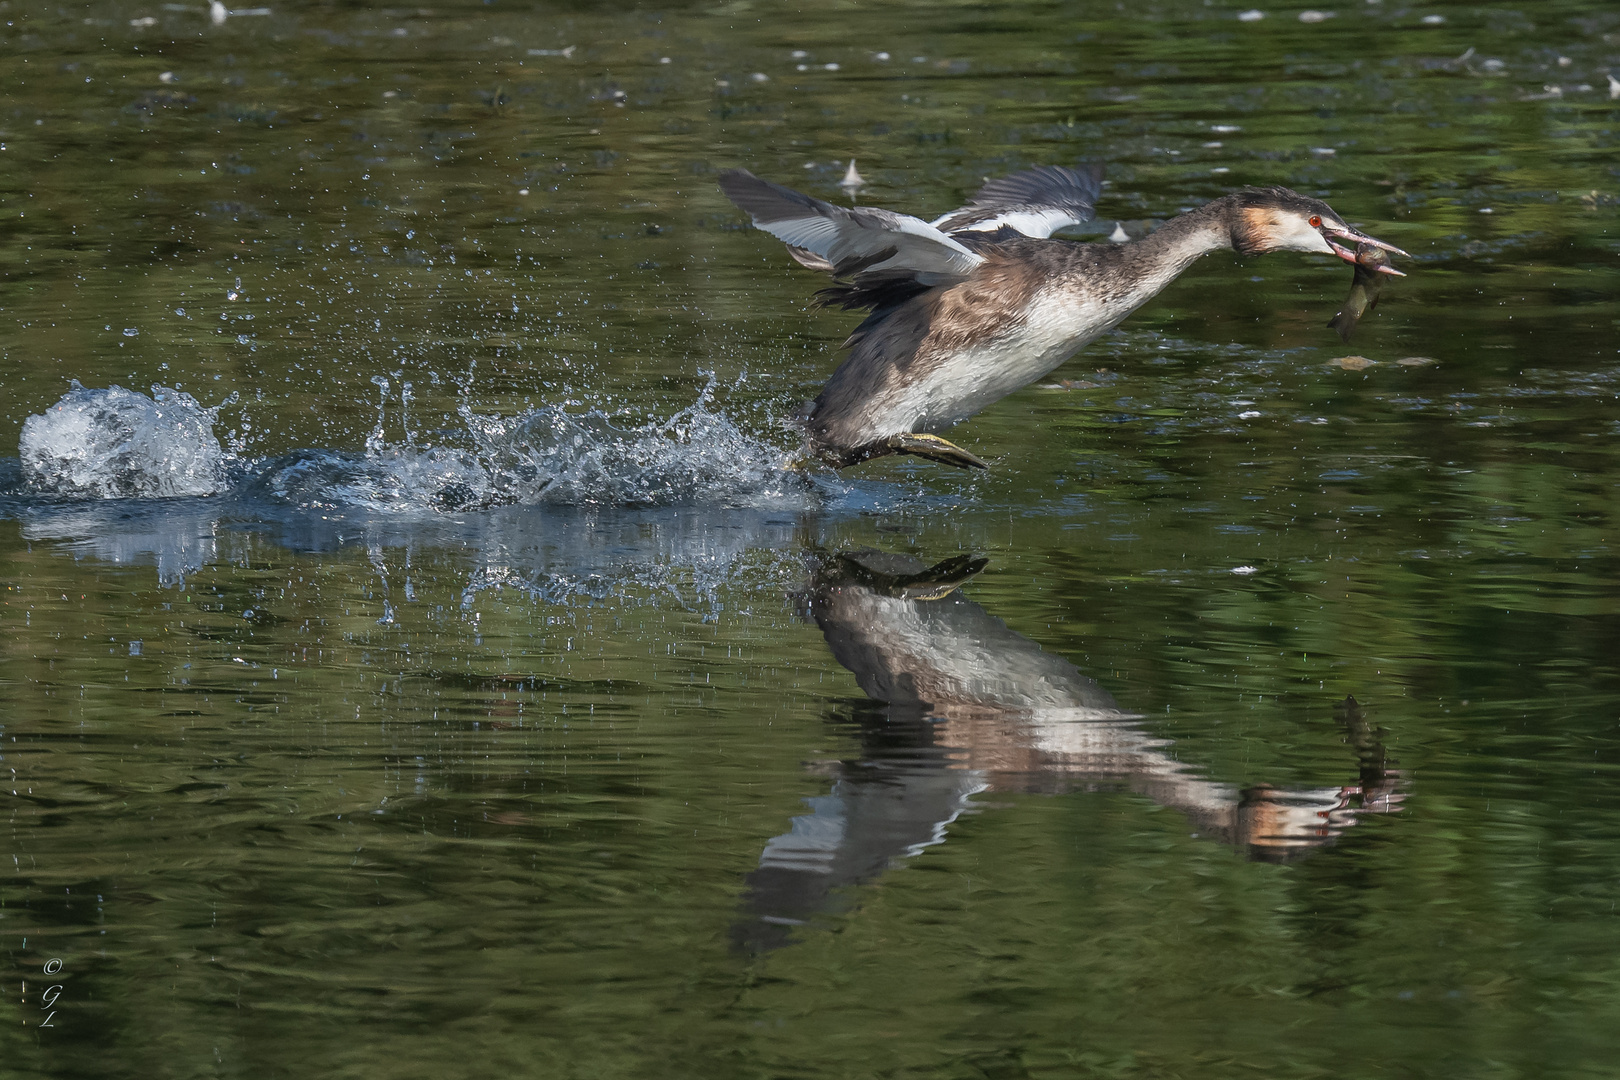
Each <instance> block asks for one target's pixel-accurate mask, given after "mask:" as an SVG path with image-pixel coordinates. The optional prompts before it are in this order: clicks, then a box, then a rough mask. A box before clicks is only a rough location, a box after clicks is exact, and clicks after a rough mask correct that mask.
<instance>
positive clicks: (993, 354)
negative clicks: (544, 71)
mask: <svg viewBox="0 0 1620 1080" xmlns="http://www.w3.org/2000/svg"><path fill="white" fill-rule="evenodd" d="M720 189H721V190H722V191H724V192H725V193H726V196H727V197H728V198H730V199H731V201H732V202H733V203H735V204H736V205H737V206H738V208H739V209H741V210H743V211H744V212H746V213H747V214H748V215H749V217H750V218H752V219H753V223H754V225H755V226H756V227H758V228H760V229H763V230H765V231H766V232H768V233H770V234H771V235H772V236H775V237H776V238H777V239H778V240H781V241H783V242H784V243H786V244H787V246H788V253H789V254H790V255H792V256H793V258H794V259H795V260H796V261H798V262H799V263H800V264H801V265H803V266H806V267H808V268H810V269H812V270H820V271H823V272H825V273H828V274H830V275H832V278H833V284H832V286H831V287H830V288H827V289H824V290H822V292H821V293H820V294H819V300H820V302H821V303H822V304H824V305H837V306H839V307H843V308H845V309H859V310H865V311H868V312H869V314H868V315H867V317H866V319H865V321H863V322H862V323H861V324H860V325H859V326H857V327H856V328H855V331H854V333H852V334H850V336H849V339H848V340H847V341H845V342H844V347H845V348H847V349H848V350H849V357H848V358H847V359H846V360H845V361H844V362H843V363H842V364H841V365H839V367H838V370H836V371H835V372H833V376H832V378H831V379H829V380H828V381H827V385H826V386H825V387H824V388H823V389H822V391H821V394H820V395H819V396H818V397H817V398H816V400H815V401H814V402H813V403H811V404H810V405H809V407H808V408H807V410H806V412H805V413H804V415H803V417H802V419H803V420H804V424H805V432H806V434H807V436H808V440H809V450H810V452H811V453H812V454H813V455H814V456H816V457H817V458H819V459H821V460H822V461H824V462H826V463H828V464H830V465H833V466H835V467H837V468H844V467H846V466H849V465H854V464H857V463H859V462H862V461H866V460H868V459H870V458H875V457H884V456H886V455H890V454H913V455H916V456H918V457H925V458H928V459H930V460H933V461H937V462H940V463H942V464H946V465H955V466H958V467H960V468H979V469H982V468H986V467H987V466H986V464H985V462H984V461H983V460H981V459H980V458H978V457H977V456H975V455H974V454H971V453H969V452H968V451H966V450H963V449H962V448H961V447H959V446H956V445H954V444H952V443H949V442H947V441H946V440H944V439H943V438H941V437H940V436H939V434H938V433H939V432H941V431H945V430H947V429H949V428H950V427H952V426H954V425H956V424H959V423H961V422H962V421H963V420H966V419H968V418H969V417H970V416H973V415H974V414H975V413H977V412H979V411H980V410H982V409H984V408H985V407H986V406H987V405H989V404H991V403H992V402H994V401H997V400H999V399H1001V398H1003V397H1005V396H1007V395H1008V394H1010V393H1012V392H1013V391H1014V390H1017V389H1019V388H1020V387H1022V386H1026V385H1028V384H1029V383H1031V382H1034V381H1035V380H1036V379H1038V378H1040V377H1041V376H1043V375H1045V374H1046V373H1047V372H1049V371H1051V370H1052V369H1054V368H1056V367H1057V366H1058V365H1059V364H1061V363H1063V362H1064V361H1065V360H1067V359H1068V358H1069V357H1071V356H1073V355H1074V354H1075V353H1076V352H1078V351H1080V349H1082V348H1084V347H1085V346H1086V345H1087V344H1089V343H1090V342H1092V341H1094V340H1095V339H1096V338H1098V337H1100V336H1102V335H1103V334H1105V333H1107V332H1108V331H1109V330H1112V329H1113V328H1114V327H1116V326H1118V325H1119V324H1120V323H1121V322H1123V321H1124V320H1125V318H1126V317H1127V316H1128V315H1130V314H1131V312H1133V311H1135V310H1136V309H1137V308H1139V307H1141V306H1142V305H1143V304H1145V303H1147V302H1148V301H1149V300H1151V299H1152V298H1153V297H1154V296H1156V295H1157V294H1158V293H1159V292H1160V291H1161V290H1162V289H1164V288H1165V286H1167V285H1169V284H1170V282H1172V281H1174V280H1175V279H1176V277H1177V276H1178V275H1180V273H1181V272H1182V271H1183V270H1185V269H1187V267H1189V266H1191V265H1192V264H1193V263H1194V262H1195V261H1196V260H1197V259H1198V258H1199V256H1201V255H1204V254H1206V253H1208V252H1211V251H1219V250H1235V251H1237V252H1239V253H1241V254H1243V255H1263V254H1266V253H1268V252H1273V251H1303V252H1319V253H1321V254H1332V255H1337V256H1338V257H1340V258H1342V259H1345V260H1347V261H1349V262H1352V263H1355V262H1357V252H1356V249H1355V245H1360V246H1361V247H1362V248H1363V249H1369V250H1378V251H1381V252H1389V251H1392V252H1396V253H1398V254H1402V255H1404V254H1406V253H1405V252H1403V251H1401V250H1400V249H1399V248H1397V247H1395V246H1394V245H1392V244H1386V243H1385V242H1384V241H1382V240H1375V239H1373V238H1372V237H1370V236H1367V235H1365V234H1363V233H1360V232H1357V231H1356V230H1355V229H1352V228H1351V227H1350V226H1349V225H1347V224H1345V222H1344V219H1343V218H1341V217H1340V216H1339V215H1338V214H1337V213H1336V212H1334V210H1333V208H1332V207H1331V206H1329V205H1328V204H1327V203H1325V202H1322V201H1321V200H1320V199H1313V198H1310V197H1308V196H1305V195H1301V194H1299V193H1298V192H1294V191H1290V190H1289V189H1287V188H1282V187H1270V188H1246V189H1244V190H1242V191H1236V192H1232V193H1231V194H1229V195H1223V196H1221V197H1220V198H1218V199H1215V200H1213V201H1211V202H1209V203H1206V204H1205V205H1203V206H1201V207H1198V208H1197V209H1194V210H1189V211H1187V212H1186V213H1184V214H1182V215H1180V216H1179V217H1176V218H1174V219H1172V220H1170V221H1169V222H1166V223H1165V224H1164V226H1163V227H1162V228H1160V229H1158V230H1157V231H1155V232H1154V233H1152V234H1151V235H1149V236H1148V237H1146V238H1144V239H1142V240H1139V241H1136V242H1134V243H1124V244H1119V243H1101V244H1087V243H1077V242H1074V241H1069V240H1062V239H1058V238H1055V237H1054V236H1053V234H1054V233H1055V232H1057V231H1058V230H1059V229H1064V228H1068V227H1070V226H1075V225H1080V224H1082V223H1084V222H1086V221H1088V220H1089V219H1090V218H1091V216H1092V213H1093V210H1094V207H1095V206H1096V202H1097V199H1098V198H1099V197H1100V196H1101V194H1102V169H1101V167H1100V166H1095V165H1088V166H1082V167H1080V168H1060V167H1054V166H1045V167H1042V168H1037V169H1030V170H1028V171H1026V172H1021V173H1016V174H1014V175H1012V176H1005V177H1002V178H1000V179H998V180H992V181H990V182H989V183H987V184H985V185H984V187H982V188H980V189H979V191H978V193H977V194H975V195H974V196H973V198H972V200H970V201H969V203H968V205H966V206H964V207H961V208H960V209H957V210H953V211H951V212H950V213H948V214H945V215H943V216H942V217H939V218H936V219H935V220H934V221H932V222H927V221H923V220H922V219H920V218H914V217H911V216H910V215H907V214H898V213H894V212H893V211H889V210H878V209H873V208H870V207H842V206H835V205H833V204H832V203H827V202H823V201H821V200H820V199H816V198H812V197H810V196H808V195H803V194H800V193H799V192H797V191H793V190H791V189H789V188H785V187H782V186H780V185H778V184H773V183H770V182H769V181H766V180H762V179H760V178H759V177H757V176H755V175H754V174H752V173H750V172H748V171H747V170H745V169H730V170H728V171H726V172H723V173H721V174H720ZM1347 244H1348V245H1352V246H1349V247H1347V246H1346V245H1347ZM1366 265H1367V266H1369V267H1371V265H1372V264H1371V263H1368V264H1366ZM1379 271H1382V272H1383V273H1388V274H1396V275H1398V274H1399V273H1400V272H1399V271H1397V270H1395V269H1394V268H1393V267H1391V266H1389V264H1388V261H1387V260H1384V261H1383V263H1382V266H1381V267H1374V268H1372V269H1370V270H1369V271H1368V272H1369V273H1372V274H1373V276H1374V277H1376V276H1377V273H1378V272H1379Z"/></svg>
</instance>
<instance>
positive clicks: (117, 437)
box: [17, 381, 225, 499]
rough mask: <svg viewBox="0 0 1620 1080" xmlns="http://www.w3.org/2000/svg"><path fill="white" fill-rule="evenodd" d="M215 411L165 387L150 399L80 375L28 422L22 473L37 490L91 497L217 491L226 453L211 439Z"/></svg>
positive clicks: (24, 430) (21, 445) (222, 478)
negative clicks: (88, 384) (82, 380)
mask: <svg viewBox="0 0 1620 1080" xmlns="http://www.w3.org/2000/svg"><path fill="white" fill-rule="evenodd" d="M216 412H217V409H205V408H203V407H202V406H201V405H200V404H198V403H197V399H196V398H194V397H192V396H191V395H190V394H184V393H181V392H180V391H178V390H172V389H170V388H168V387H165V386H154V387H153V388H152V397H147V396H146V395H145V394H138V393H136V392H135V391H133V390H125V389H124V388H123V387H121V386H109V387H107V388H106V389H105V390H89V389H86V388H85V387H83V386H80V385H79V383H78V382H77V381H75V382H74V383H73V388H72V389H71V390H69V391H68V392H67V393H66V394H64V395H62V399H61V400H60V401H58V402H57V403H56V404H55V405H52V406H51V407H50V408H49V409H48V410H46V411H45V412H44V413H43V414H41V415H38V416H30V417H29V418H28V419H27V420H25V421H24V422H23V428H22V438H21V439H20V440H19V443H18V447H17V450H18V455H19V457H21V459H22V470H23V479H24V481H25V482H26V483H27V485H28V487H29V488H31V489H32V490H34V491H38V492H42V493H46V494H51V495H70V496H78V497H81V498H93V499H129V498H164V497H173V496H185V495H192V496H195V495H214V494H217V493H218V492H219V491H220V490H221V489H222V488H223V487H224V485H225V453H224V451H223V450H221V449H220V445H219V440H218V439H216V438H215V437H214V420H215V414H216Z"/></svg>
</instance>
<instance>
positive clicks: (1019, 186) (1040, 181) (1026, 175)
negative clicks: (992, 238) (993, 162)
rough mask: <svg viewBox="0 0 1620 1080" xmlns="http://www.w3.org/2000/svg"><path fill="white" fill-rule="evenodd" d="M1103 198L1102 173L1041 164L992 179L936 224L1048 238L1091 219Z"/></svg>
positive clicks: (1095, 168)
mask: <svg viewBox="0 0 1620 1080" xmlns="http://www.w3.org/2000/svg"><path fill="white" fill-rule="evenodd" d="M1101 194H1102V169H1101V168H1100V167H1098V166H1095V165H1091V166H1081V167H1080V168H1077V169H1070V168H1064V167H1062V166H1057V165H1043V166H1041V167H1039V168H1035V169H1027V170H1025V171H1024V172H1020V173H1013V174H1012V175H1011V176H1003V177H1000V178H998V179H995V180H991V181H989V182H988V183H986V184H985V185H984V187H982V188H980V189H979V190H978V191H977V192H976V193H975V194H974V196H973V198H972V199H970V200H969V201H968V204H967V205H966V206H964V207H962V208H961V209H959V210H952V211H951V212H950V213H948V214H946V215H944V216H943V217H940V218H937V219H935V221H934V223H933V224H934V227H935V228H937V229H939V230H940V231H942V232H945V233H950V234H952V235H955V236H960V235H961V234H963V233H979V232H985V233H990V232H995V231H996V230H998V229H1012V230H1014V231H1015V232H1019V233H1022V234H1023V235H1025V236H1030V237H1034V238H1036V239H1038V240H1045V239H1046V238H1048V237H1050V236H1051V235H1052V234H1053V233H1055V232H1057V231H1058V230H1059V229H1064V228H1067V227H1068V226H1070V225H1079V224H1080V223H1081V222H1084V221H1090V220H1091V216H1092V212H1093V210H1094V208H1095V207H1096V204H1097V198H1098V196H1100V195H1101Z"/></svg>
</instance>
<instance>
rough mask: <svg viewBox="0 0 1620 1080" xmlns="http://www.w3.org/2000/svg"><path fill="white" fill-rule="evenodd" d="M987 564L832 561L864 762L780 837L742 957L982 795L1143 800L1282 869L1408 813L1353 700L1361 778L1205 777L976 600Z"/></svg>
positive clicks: (816, 913)
mask: <svg viewBox="0 0 1620 1080" xmlns="http://www.w3.org/2000/svg"><path fill="white" fill-rule="evenodd" d="M985 564H986V561H985V560H983V559H972V558H969V557H966V556H958V557H956V558H953V559H948V560H946V561H944V562H941V563H937V564H935V565H932V566H929V565H927V564H925V563H923V562H922V561H920V560H918V559H914V558H911V557H910V556H904V555H889V554H884V553H882V552H876V551H859V552H850V553H845V554H840V555H834V556H830V557H824V558H821V559H819V560H818V562H817V565H816V566H815V568H814V570H813V575H812V581H811V584H810V587H809V588H808V589H807V590H806V591H805V592H804V593H803V595H802V596H801V610H802V611H803V613H804V614H805V615H806V616H807V617H808V618H810V619H812V620H813V621H814V622H815V623H816V625H817V626H819V627H820V628H821V631H822V633H823V634H824V635H825V637H826V640H827V645H828V647H829V648H830V649H831V650H832V653H833V656H834V658H835V659H836V660H837V661H838V662H839V663H840V664H841V665H843V666H844V667H846V668H848V669H849V671H850V672H851V673H852V674H853V675H854V676H855V679H856V682H857V683H859V685H860V687H861V689H862V690H863V691H864V692H865V693H866V694H867V696H868V697H869V698H870V699H871V702H872V704H870V705H856V706H854V707H852V708H850V709H847V710H846V709H840V710H838V713H837V714H836V715H835V717H834V720H835V722H837V723H839V724H840V725H848V726H849V727H850V728H851V732H850V734H851V735H852V736H853V737H854V738H855V739H856V740H857V741H858V744H859V753H858V754H856V755H854V756H852V757H849V758H845V759H844V760H841V761H838V762H834V763H831V764H830V765H826V766H823V767H820V768H821V769H824V771H825V773H826V775H828V776H830V777H831V779H832V783H831V786H830V788H829V789H828V790H827V791H826V793H825V794H823V795H820V796H815V797H811V798H808V799H806V800H805V801H806V803H807V805H808V807H809V812H808V813H806V814H802V815H800V816H798V817H795V818H794V819H793V821H792V827H791V829H790V830H789V831H788V832H786V833H784V834H782V835H780V836H777V837H774V838H773V839H771V840H770V841H769V842H767V843H766V845H765V850H764V852H763V853H762V854H761V856H760V863H759V868H758V869H756V870H755V871H753V872H752V873H751V874H750V875H749V876H748V889H747V894H746V897H745V900H744V908H745V914H744V915H743V917H742V918H741V919H739V921H738V923H737V924H736V926H735V927H734V931H733V938H734V941H735V943H736V944H737V945H738V946H739V947H740V948H743V949H746V950H749V951H760V950H763V949H769V948H775V947H779V946H781V945H785V944H788V943H789V942H790V941H791V938H792V933H793V930H792V928H793V927H795V926H800V925H803V924H805V923H808V922H812V921H813V920H815V919H816V918H818V917H825V916H828V915H830V914H833V913H835V912H836V911H838V910H841V909H843V908H846V907H848V906H851V905H852V903H853V902H854V899H855V895H856V894H852V893H851V892H850V887H853V886H858V885H860V884H862V883H864V882H868V881H871V880H873V879H875V878H876V877H878V876H879V875H881V874H882V873H884V872H885V871H886V870H887V869H888V868H889V867H890V866H891V865H892V864H893V863H894V862H895V861H896V860H900V859H904V858H907V857H909V856H912V855H915V854H917V853H919V852H921V851H922V850H923V849H924V848H926V847H929V846H931V845H934V844H938V843H941V842H943V841H944V839H945V836H946V829H947V828H948V827H949V825H950V824H951V822H953V821H954V820H955V819H956V818H957V817H958V816H959V815H960V814H962V813H963V812H964V811H965V810H967V809H969V808H970V806H971V803H970V799H971V798H972V796H974V795H976V794H978V793H980V792H985V791H1000V792H1008V793H1025V794H1028V793H1042V794H1062V793H1065V792H1071V791H1076V790H1084V791H1098V790H1105V791H1126V792H1131V793H1134V794H1137V795H1141V796H1145V797H1147V798H1149V799H1151V800H1152V801H1153V802H1155V803H1157V804H1158V805H1160V806H1164V807H1168V808H1170V809H1174V810H1177V811H1179V812H1180V813H1182V814H1183V815H1185V816H1186V818H1187V820H1188V823H1189V825H1190V826H1191V827H1192V830H1193V831H1194V832H1196V833H1197V834H1198V835H1199V836H1201V837H1206V838H1209V839H1212V840H1216V841H1219V842H1224V843H1227V844H1231V845H1233V846H1235V847H1237V848H1238V849H1239V850H1241V851H1243V852H1244V853H1245V854H1246V855H1247V856H1248V857H1250V858H1253V859H1260V860H1265V861H1274V862H1281V861H1287V860H1289V859H1293V858H1297V857H1299V856H1302V855H1304V854H1306V853H1308V852H1310V851H1312V850H1315V849H1317V848H1320V847H1322V846H1324V845H1327V844H1330V843H1332V842H1333V841H1334V840H1335V839H1336V838H1337V837H1338V836H1339V835H1340V834H1341V833H1342V832H1343V831H1344V830H1345V829H1347V828H1349V827H1351V826H1352V825H1354V824H1355V823H1356V820H1357V818H1358V817H1359V816H1360V815H1361V814H1364V813H1385V812H1389V811H1393V810H1395V809H1397V808H1398V807H1399V804H1400V800H1401V796H1400V788H1399V774H1398V773H1396V772H1394V771H1393V770H1392V768H1391V766H1390V763H1389V762H1388V761H1387V759H1386V756H1385V753H1384V749H1383V745H1382V742H1381V741H1380V739H1379V737H1378V732H1377V730H1376V728H1374V727H1373V726H1372V725H1371V724H1370V723H1369V722H1368V720H1367V719H1366V717H1365V716H1364V714H1363V712H1362V710H1361V709H1360V707H1359V706H1358V705H1357V704H1356V702H1355V701H1354V699H1346V701H1344V702H1342V703H1341V704H1340V706H1339V707H1338V709H1337V714H1338V719H1339V721H1340V723H1341V725H1342V726H1343V727H1344V729H1345V731H1346V732H1347V735H1348V741H1349V742H1350V743H1351V744H1352V745H1353V746H1354V748H1355V750H1356V753H1357V756H1358V759H1359V770H1358V775H1357V776H1356V777H1355V779H1354V780H1348V779H1347V781H1346V782H1345V783H1344V784H1342V785H1340V786H1338V787H1325V788H1287V787H1273V786H1270V785H1263V784H1262V785H1255V786H1252V787H1248V788H1238V787H1237V786H1235V785H1232V784H1227V783H1222V782H1219V781H1216V780H1210V779H1206V778H1204V777H1202V776H1200V775H1198V773H1197V772H1196V771H1195V770H1194V769H1192V768H1191V767H1189V766H1187V765H1185V764H1183V763H1182V762H1180V761H1178V760H1176V759H1175V757H1174V756H1172V754H1171V752H1170V751H1171V749H1172V743H1171V741H1170V740H1168V739H1164V738H1161V737H1157V736H1155V735H1153V734H1151V733H1150V732H1149V731H1148V730H1147V729H1146V727H1145V726H1144V725H1143V724H1142V723H1141V720H1142V718H1141V717H1140V716H1139V715H1136V714H1132V713H1129V712H1127V711H1126V710H1125V709H1124V708H1122V707H1121V706H1120V705H1119V703H1118V702H1116V701H1115V700H1114V698H1113V697H1112V695H1110V694H1109V693H1108V691H1106V690H1104V689H1103V688H1102V687H1101V686H1099V685H1098V684H1097V682H1096V681H1095V680H1093V679H1091V678H1088V677H1087V676H1086V675H1084V674H1083V673H1081V671H1080V670H1079V669H1078V668H1076V667H1075V666H1074V665H1073V664H1071V663H1069V662H1068V661H1067V660H1064V659H1063V658H1062V657H1060V656H1057V655H1055V654H1053V653H1049V652H1046V651H1045V650H1043V649H1042V648H1041V646H1040V645H1039V644H1037V643H1036V642H1034V641H1032V640H1030V639H1029V638H1027V637H1024V636H1023V635H1022V634H1019V633H1017V632H1016V631H1014V630H1012V629H1011V628H1009V627H1008V626H1007V625H1006V623H1004V622H1002V621H1001V620H1000V619H998V618H996V617H995V616H993V615H991V614H990V613H989V612H988V611H986V610H985V609H984V608H983V607H981V606H980V605H978V604H976V603H974V602H973V601H971V600H969V599H967V598H966V597H964V596H962V595H961V592H960V591H959V590H960V587H961V586H962V585H963V584H965V583H966V582H967V581H968V580H969V579H971V578H972V577H973V575H975V574H977V573H978V572H979V571H980V570H982V569H983V568H984V566H985Z"/></svg>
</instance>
